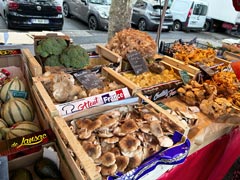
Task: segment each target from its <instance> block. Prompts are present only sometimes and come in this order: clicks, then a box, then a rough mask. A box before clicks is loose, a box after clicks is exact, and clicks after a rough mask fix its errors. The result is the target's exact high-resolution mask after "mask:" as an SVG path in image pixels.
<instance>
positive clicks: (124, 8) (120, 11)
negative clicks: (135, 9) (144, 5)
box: [108, 0, 136, 40]
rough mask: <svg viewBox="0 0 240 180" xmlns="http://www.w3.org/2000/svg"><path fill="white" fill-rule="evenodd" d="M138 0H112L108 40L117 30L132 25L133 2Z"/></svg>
mask: <svg viewBox="0 0 240 180" xmlns="http://www.w3.org/2000/svg"><path fill="white" fill-rule="evenodd" d="M135 1H136V0H112V4H111V7H110V12H109V23H108V40H110V39H111V38H112V37H113V36H114V35H115V33H116V32H119V31H121V30H123V29H126V28H130V27H131V16H132V4H133V3H134V2H135Z"/></svg>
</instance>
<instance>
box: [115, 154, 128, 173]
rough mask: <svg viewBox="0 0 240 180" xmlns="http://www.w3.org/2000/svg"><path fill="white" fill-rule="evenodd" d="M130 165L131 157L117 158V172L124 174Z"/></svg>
mask: <svg viewBox="0 0 240 180" xmlns="http://www.w3.org/2000/svg"><path fill="white" fill-rule="evenodd" d="M128 163H129V157H126V156H116V165H117V171H119V172H124V171H125V169H126V168H127V166H128Z"/></svg>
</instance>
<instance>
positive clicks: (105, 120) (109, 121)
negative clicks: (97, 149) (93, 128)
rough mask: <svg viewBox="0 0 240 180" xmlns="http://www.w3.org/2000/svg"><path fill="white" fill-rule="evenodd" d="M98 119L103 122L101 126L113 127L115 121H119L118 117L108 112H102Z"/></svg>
mask: <svg viewBox="0 0 240 180" xmlns="http://www.w3.org/2000/svg"><path fill="white" fill-rule="evenodd" d="M98 120H100V121H101V122H102V126H101V127H111V126H113V125H114V124H115V123H117V119H115V118H112V117H111V116H108V115H107V114H102V115H100V116H99V117H98Z"/></svg>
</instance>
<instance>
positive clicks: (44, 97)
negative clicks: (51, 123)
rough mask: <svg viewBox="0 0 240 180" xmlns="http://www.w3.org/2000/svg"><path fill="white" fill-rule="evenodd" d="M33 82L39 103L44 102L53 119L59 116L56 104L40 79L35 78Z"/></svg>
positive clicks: (44, 106)
mask: <svg viewBox="0 0 240 180" xmlns="http://www.w3.org/2000/svg"><path fill="white" fill-rule="evenodd" d="M33 82H34V83H33V88H35V92H36V93H35V96H37V98H38V100H39V101H41V102H43V108H46V109H47V110H48V113H49V114H50V116H51V117H55V116H59V112H58V110H57V108H56V107H55V104H54V103H53V101H52V99H51V97H50V96H49V95H48V92H47V91H46V89H45V87H44V86H43V84H42V83H41V81H39V80H38V78H33Z"/></svg>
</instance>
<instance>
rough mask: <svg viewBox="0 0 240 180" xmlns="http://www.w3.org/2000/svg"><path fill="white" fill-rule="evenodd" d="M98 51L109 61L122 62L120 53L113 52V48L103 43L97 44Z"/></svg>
mask: <svg viewBox="0 0 240 180" xmlns="http://www.w3.org/2000/svg"><path fill="white" fill-rule="evenodd" d="M96 52H97V53H98V54H99V55H100V56H102V57H104V58H106V59H107V60H109V61H112V62H114V63H121V61H122V57H121V56H120V55H118V54H117V53H114V52H112V51H111V50H109V49H107V48H106V47H104V46H102V45H97V46H96Z"/></svg>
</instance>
